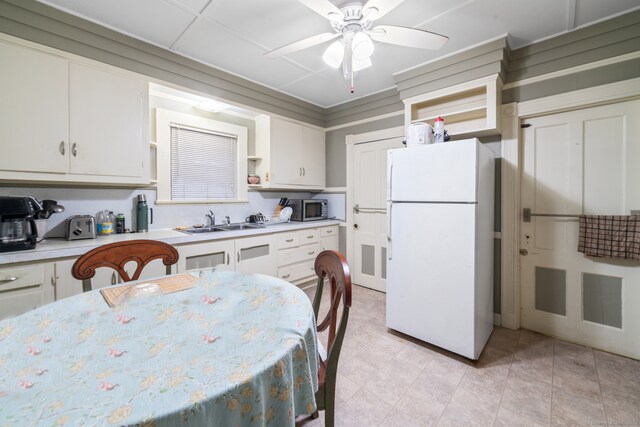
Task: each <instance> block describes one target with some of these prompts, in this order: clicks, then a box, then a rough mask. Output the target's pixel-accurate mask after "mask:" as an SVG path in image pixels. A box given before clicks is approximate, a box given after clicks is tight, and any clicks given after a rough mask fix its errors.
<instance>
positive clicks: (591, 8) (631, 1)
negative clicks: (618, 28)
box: [575, 0, 640, 27]
mask: <svg viewBox="0 0 640 427" xmlns="http://www.w3.org/2000/svg"><path fill="white" fill-rule="evenodd" d="M637 7H640V0H607V1H602V0H576V16H575V26H576V27H578V26H580V25H585V24H588V23H589V22H593V21H596V20H599V19H602V18H606V17H607V16H611V15H615V14H618V13H620V12H623V11H625V10H629V9H632V8H637Z"/></svg>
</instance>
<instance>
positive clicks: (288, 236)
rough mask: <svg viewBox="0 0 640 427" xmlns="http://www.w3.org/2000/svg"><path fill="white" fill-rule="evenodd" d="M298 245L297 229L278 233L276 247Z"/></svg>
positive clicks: (293, 246)
mask: <svg viewBox="0 0 640 427" xmlns="http://www.w3.org/2000/svg"><path fill="white" fill-rule="evenodd" d="M299 245H300V234H299V233H298V232H297V231H291V232H289V233H278V249H286V248H295V247H296V246H299Z"/></svg>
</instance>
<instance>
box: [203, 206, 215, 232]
mask: <svg viewBox="0 0 640 427" xmlns="http://www.w3.org/2000/svg"><path fill="white" fill-rule="evenodd" d="M205 217H207V219H208V220H209V221H208V222H209V224H207V227H209V228H212V227H213V226H214V225H216V215H215V214H214V213H213V211H211V210H210V211H209V213H208V214H206V215H205Z"/></svg>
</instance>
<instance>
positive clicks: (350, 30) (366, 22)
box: [264, 0, 449, 93]
mask: <svg viewBox="0 0 640 427" xmlns="http://www.w3.org/2000/svg"><path fill="white" fill-rule="evenodd" d="M298 1H299V2H300V3H302V4H304V5H305V6H307V7H308V8H309V9H311V10H313V11H314V12H316V13H318V14H319V15H321V16H324V17H325V18H327V19H328V20H329V22H330V23H331V26H332V27H333V30H334V32H333V33H329V32H327V33H322V34H318V35H315V36H311V37H307V38H305V39H302V40H298V41H296V42H293V43H290V44H288V45H285V46H282V47H279V48H278V49H275V50H272V51H271V52H267V53H265V54H264V55H265V56H266V57H267V58H277V57H280V56H283V55H287V54H289V53H292V52H295V51H298V50H302V49H306V48H309V47H311V46H316V45H319V44H322V43H326V42H329V41H331V40H335V39H338V38H339V40H336V41H334V42H333V43H332V44H330V45H329V47H327V49H326V50H325V51H324V54H323V55H322V59H323V60H324V61H325V62H326V63H327V64H328V65H329V66H331V67H333V68H339V67H340V64H342V73H343V75H344V78H345V79H346V80H351V93H353V92H354V86H353V74H354V72H356V71H359V70H362V69H365V68H367V67H369V66H371V55H372V54H373V50H374V45H373V40H375V41H377V42H382V43H391V44H396V45H400V46H408V47H414V48H420V49H440V48H441V47H442V46H443V45H444V44H445V43H446V42H447V40H449V38H448V37H445V36H442V35H440V34H436V33H432V32H429V31H424V30H418V29H415V28H407V27H397V26H394V25H377V26H375V27H374V26H373V21H375V20H376V19H379V18H381V17H382V16H384V15H386V14H387V13H388V12H389V11H391V10H392V9H394V8H395V7H396V6H398V5H399V4H400V3H402V2H403V1H404V0H369V1H367V2H366V3H365V4H364V5H363V4H362V3H361V2H357V1H356V2H354V3H348V4H347V5H345V6H344V7H342V8H340V9H339V8H338V7H337V6H335V5H334V4H333V3H331V2H330V1H329V0H298Z"/></svg>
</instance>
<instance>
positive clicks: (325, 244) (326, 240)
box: [322, 235, 340, 251]
mask: <svg viewBox="0 0 640 427" xmlns="http://www.w3.org/2000/svg"><path fill="white" fill-rule="evenodd" d="M339 247H340V244H339V239H338V236H337V235H335V236H325V237H323V238H322V250H323V251H337V250H340V249H339Z"/></svg>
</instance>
